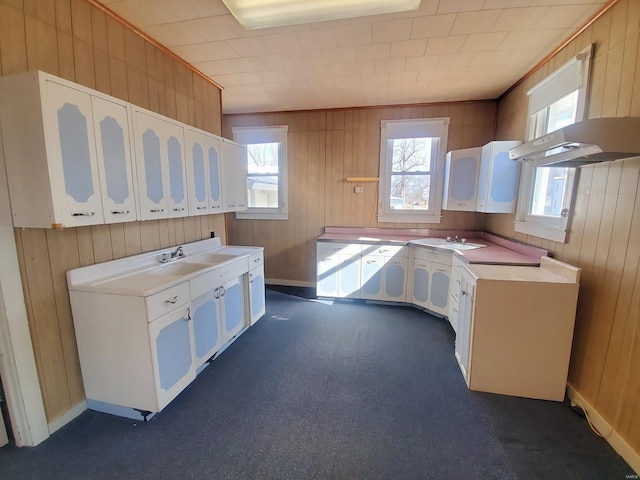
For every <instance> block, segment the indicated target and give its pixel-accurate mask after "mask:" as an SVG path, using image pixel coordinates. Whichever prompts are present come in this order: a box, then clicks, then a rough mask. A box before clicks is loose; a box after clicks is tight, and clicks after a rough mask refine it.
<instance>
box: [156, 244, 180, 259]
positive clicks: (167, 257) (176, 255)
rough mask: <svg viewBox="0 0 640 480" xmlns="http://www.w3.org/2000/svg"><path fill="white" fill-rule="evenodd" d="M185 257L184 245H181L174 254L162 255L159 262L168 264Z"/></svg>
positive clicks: (166, 253)
mask: <svg viewBox="0 0 640 480" xmlns="http://www.w3.org/2000/svg"><path fill="white" fill-rule="evenodd" d="M183 257H184V250H183V249H182V245H180V246H178V247H177V248H176V249H175V250H173V251H172V252H164V253H163V254H161V255H160V256H159V257H158V261H159V262H160V263H168V262H171V261H173V260H177V259H179V258H183Z"/></svg>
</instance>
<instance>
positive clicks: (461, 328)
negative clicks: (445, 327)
mask: <svg viewBox="0 0 640 480" xmlns="http://www.w3.org/2000/svg"><path fill="white" fill-rule="evenodd" d="M474 291H475V285H474V284H473V282H472V281H471V280H470V279H469V278H468V277H467V276H466V275H463V276H462V280H461V291H460V304H459V309H458V332H457V335H456V347H455V352H456V359H457V360H458V365H459V366H460V370H461V371H462V376H463V377H464V379H465V382H466V383H467V385H469V378H470V374H471V368H470V367H471V338H472V332H473V298H474Z"/></svg>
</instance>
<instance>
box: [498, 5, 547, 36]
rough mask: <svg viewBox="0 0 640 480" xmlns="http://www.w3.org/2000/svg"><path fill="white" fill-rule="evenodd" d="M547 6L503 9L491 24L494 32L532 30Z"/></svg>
mask: <svg viewBox="0 0 640 480" xmlns="http://www.w3.org/2000/svg"><path fill="white" fill-rule="evenodd" d="M548 9H549V7H531V8H510V9H507V10H503V11H502V13H501V14H500V16H499V17H498V20H497V21H496V23H495V24H494V25H493V28H492V30H493V31H494V32H508V31H512V30H532V29H535V28H536V27H535V25H536V24H537V23H538V22H539V21H540V18H542V16H543V15H544V14H545V13H546V12H547V10H548Z"/></svg>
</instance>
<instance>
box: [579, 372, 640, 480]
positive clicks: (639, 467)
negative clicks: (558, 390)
mask: <svg viewBox="0 0 640 480" xmlns="http://www.w3.org/2000/svg"><path fill="white" fill-rule="evenodd" d="M567 395H568V397H569V400H571V401H572V402H575V404H576V405H578V406H579V407H580V408H582V409H583V410H584V411H585V412H586V414H587V415H588V416H589V420H590V421H591V424H592V425H593V426H594V427H595V428H596V429H597V430H598V431H599V432H600V433H602V434H603V435H604V439H605V440H606V441H607V442H608V443H609V445H611V446H612V447H613V449H614V450H615V451H616V452H618V454H619V455H620V456H621V457H622V458H624V459H625V461H626V462H627V463H628V464H629V465H630V466H631V468H632V469H633V470H634V471H635V472H636V473H637V474H640V452H636V451H634V450H633V448H632V447H631V445H629V444H628V443H627V442H626V440H625V439H624V438H622V437H621V436H620V434H619V433H618V432H616V431H615V430H614V429H613V427H612V426H611V425H610V424H609V423H608V422H607V421H606V420H605V419H604V418H603V417H602V415H600V414H599V413H598V411H597V410H596V409H595V408H594V407H593V405H591V404H590V403H589V402H588V401H587V400H586V399H585V398H584V397H583V396H582V395H580V394H579V393H578V391H577V390H576V389H575V388H574V387H572V386H571V385H570V384H569V383H567ZM608 432H609V433H608ZM607 433H608V434H607Z"/></svg>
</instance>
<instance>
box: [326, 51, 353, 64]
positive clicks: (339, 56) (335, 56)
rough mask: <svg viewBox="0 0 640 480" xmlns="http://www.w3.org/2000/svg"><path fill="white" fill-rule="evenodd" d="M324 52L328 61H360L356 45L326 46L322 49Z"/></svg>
mask: <svg viewBox="0 0 640 480" xmlns="http://www.w3.org/2000/svg"><path fill="white" fill-rule="evenodd" d="M322 53H323V55H324V57H325V59H326V61H327V63H348V62H357V61H358V53H357V52H356V49H355V47H337V48H326V49H324V50H322Z"/></svg>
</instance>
